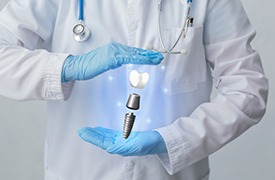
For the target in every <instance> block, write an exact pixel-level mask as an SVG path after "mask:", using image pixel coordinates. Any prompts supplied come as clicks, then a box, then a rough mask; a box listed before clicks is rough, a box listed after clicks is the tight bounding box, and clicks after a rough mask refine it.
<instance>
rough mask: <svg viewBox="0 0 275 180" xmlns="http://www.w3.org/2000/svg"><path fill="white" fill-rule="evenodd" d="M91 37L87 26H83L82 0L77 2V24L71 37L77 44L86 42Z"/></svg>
mask: <svg viewBox="0 0 275 180" xmlns="http://www.w3.org/2000/svg"><path fill="white" fill-rule="evenodd" d="M90 35H91V31H90V29H89V27H88V26H86V25H85V24H84V18H83V0H79V15H78V23H77V24H76V25H75V26H74V27H73V37H74V39H75V40H76V41H77V42H82V41H86V40H87V39H88V38H89V37H90Z"/></svg>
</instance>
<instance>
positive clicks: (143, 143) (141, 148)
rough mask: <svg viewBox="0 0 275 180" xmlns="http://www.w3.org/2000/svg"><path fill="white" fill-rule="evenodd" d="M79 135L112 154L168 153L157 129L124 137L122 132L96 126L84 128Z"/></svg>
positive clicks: (141, 154)
mask: <svg viewBox="0 0 275 180" xmlns="http://www.w3.org/2000/svg"><path fill="white" fill-rule="evenodd" d="M78 134H79V136H80V137H81V138H82V139H83V140H84V141H86V142H89V143H91V144H94V145H96V146H98V147H100V148H102V149H104V150H106V151H107V152H108V153H110V154H119V155H121V156H145V155H149V154H161V153H167V149H166V145H165V142H164V140H163V138H162V137H161V135H160V134H159V133H158V132H157V131H144V132H135V131H134V132H132V133H131V134H130V136H129V138H128V139H124V138H123V135H122V132H118V131H113V130H110V129H106V128H102V127H96V128H89V127H86V128H83V129H80V130H79V131H78Z"/></svg>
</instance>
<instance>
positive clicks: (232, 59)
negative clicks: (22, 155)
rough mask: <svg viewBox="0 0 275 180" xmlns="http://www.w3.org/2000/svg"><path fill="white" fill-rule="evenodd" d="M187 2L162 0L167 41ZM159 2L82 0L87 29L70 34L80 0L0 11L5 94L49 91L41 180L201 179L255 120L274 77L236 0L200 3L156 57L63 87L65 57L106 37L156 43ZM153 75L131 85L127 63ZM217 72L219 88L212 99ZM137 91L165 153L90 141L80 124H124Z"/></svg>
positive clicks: (141, 118)
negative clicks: (81, 35)
mask: <svg viewBox="0 0 275 180" xmlns="http://www.w3.org/2000/svg"><path fill="white" fill-rule="evenodd" d="M185 5H186V4H185V1H183V0H182V1H180V0H170V1H167V2H165V4H164V8H163V14H162V31H163V38H164V43H165V44H166V46H171V45H172V43H173V42H174V41H175V39H176V37H177V34H178V33H179V32H180V29H181V26H182V25H181V21H182V18H183V14H184V13H182V12H184V9H185ZM157 9H158V0H128V1H124V0H116V1H113V0H95V1H85V5H84V18H85V23H86V24H87V25H88V26H89V27H90V29H91V32H92V36H91V37H90V38H89V39H88V40H87V41H85V42H81V43H79V42H76V41H74V39H73V35H72V27H73V26H74V25H75V24H76V23H77V17H78V1H77V0H39V1H37V0H11V1H10V2H9V3H8V4H7V6H6V7H5V8H4V9H3V10H2V12H1V13H0V34H1V36H0V44H1V46H0V84H1V88H0V95H3V96H6V97H9V98H13V99H16V100H30V99H34V100H37V99H39V100H47V101H48V122H47V134H46V144H45V179H46V180H88V179H92V180H94V179H100V180H101V179H103V180H110V179H112V180H122V179H125V180H149V179H161V180H179V179H180V180H206V179H208V176H209V166H208V156H209V155H210V154H212V153H213V152H215V151H217V150H218V149H220V148H221V147H223V146H224V145H225V144H227V143H228V142H230V141H231V140H233V139H234V138H236V137H237V136H239V135H240V134H242V133H243V132H244V131H245V130H247V129H248V128H249V127H251V126H252V125H254V124H256V123H258V122H259V120H260V119H261V118H262V116H263V114H264V112H265V105H266V98H267V89H268V85H267V84H268V83H267V79H266V77H265V75H264V73H263V69H262V66H261V62H260V57H259V55H258V53H257V52H256V51H254V50H253V49H252V48H251V47H250V42H251V40H252V39H253V37H254V35H255V31H254V30H253V28H252V27H251V25H250V23H249V20H248V18H247V16H246V14H245V12H244V10H243V8H242V5H241V3H240V1H239V0H200V1H198V0H197V1H196V0H194V2H193V6H192V10H191V15H192V16H193V17H194V18H195V19H194V24H193V27H190V28H189V29H188V34H187V37H186V39H181V40H180V42H179V44H178V46H177V47H176V50H183V49H184V50H186V51H187V54H181V55H165V59H164V61H163V62H162V63H161V64H160V65H158V66H148V65H143V66H141V65H124V66H122V67H120V68H118V69H115V70H110V71H108V72H106V73H104V74H101V75H99V76H97V77H95V78H93V79H91V80H88V81H82V82H75V83H73V82H72V83H66V84H61V80H60V79H61V77H60V74H61V69H62V64H63V62H64V60H65V59H66V57H67V56H68V55H69V54H82V53H84V52H88V51H89V50H92V49H94V48H97V47H99V46H102V45H104V44H106V43H108V42H111V41H117V42H120V43H123V44H127V45H129V46H135V47H140V48H147V47H148V46H154V47H155V48H160V42H159V39H158V28H157V27H158V25H157V22H158V19H157V18H158V16H157V13H158V11H157ZM132 69H135V70H138V71H140V72H148V73H149V74H150V80H149V83H148V85H147V86H146V87H145V88H144V89H142V90H137V89H134V88H132V87H131V86H130V83H129V77H128V75H129V72H130V71H131V70H132ZM212 80H213V82H214V86H215V87H216V88H217V89H218V95H217V97H215V98H214V99H213V100H210V94H211V88H212ZM130 93H138V94H140V95H141V108H140V110H138V111H137V112H135V113H136V116H137V118H136V122H135V125H134V130H136V131H139V130H140V131H145V130H153V129H156V130H157V131H158V132H159V133H160V134H161V135H162V136H163V138H164V140H165V143H166V146H167V149H168V153H167V154H161V155H151V156H144V157H121V156H118V155H110V154H108V153H107V152H105V151H103V150H101V149H99V148H98V147H95V146H93V145H90V144H88V143H85V142H83V141H82V140H81V139H80V138H79V137H78V135H77V131H78V129H80V128H82V127H84V126H92V127H94V126H103V127H106V128H111V129H115V130H122V127H123V121H124V115H125V113H126V112H128V111H129V110H128V109H127V108H126V107H125V103H126V101H127V98H128V96H129V94H130Z"/></svg>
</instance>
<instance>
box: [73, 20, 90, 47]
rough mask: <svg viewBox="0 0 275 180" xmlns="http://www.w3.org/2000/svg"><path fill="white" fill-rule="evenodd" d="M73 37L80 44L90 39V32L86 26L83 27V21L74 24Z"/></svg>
mask: <svg viewBox="0 0 275 180" xmlns="http://www.w3.org/2000/svg"><path fill="white" fill-rule="evenodd" d="M73 35H74V39H75V40H76V41H77V42H82V41H85V40H87V39H88V38H89V37H90V35H91V31H90V29H89V28H88V27H87V26H85V25H84V23H83V21H79V23H78V24H76V25H75V26H74V28H73Z"/></svg>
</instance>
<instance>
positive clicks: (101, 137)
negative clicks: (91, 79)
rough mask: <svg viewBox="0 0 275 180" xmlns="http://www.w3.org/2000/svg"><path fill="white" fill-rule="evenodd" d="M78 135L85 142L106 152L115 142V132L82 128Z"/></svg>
mask: <svg viewBox="0 0 275 180" xmlns="http://www.w3.org/2000/svg"><path fill="white" fill-rule="evenodd" d="M78 134H79V136H80V137H81V138H82V139H83V140H84V141H86V142H89V143H91V144H93V145H96V146H98V147H100V148H102V149H104V150H106V149H107V148H108V147H109V146H111V145H112V144H113V142H114V140H115V132H110V131H107V130H106V129H100V128H89V127H86V128H82V129H80V130H79V131H78Z"/></svg>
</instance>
